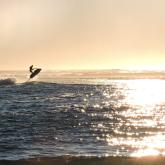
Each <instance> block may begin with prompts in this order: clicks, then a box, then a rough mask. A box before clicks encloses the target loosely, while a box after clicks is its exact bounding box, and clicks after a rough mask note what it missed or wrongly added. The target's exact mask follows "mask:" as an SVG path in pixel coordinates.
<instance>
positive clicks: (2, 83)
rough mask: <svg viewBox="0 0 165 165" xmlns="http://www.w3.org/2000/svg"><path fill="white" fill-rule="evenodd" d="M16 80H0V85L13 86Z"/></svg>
mask: <svg viewBox="0 0 165 165" xmlns="http://www.w3.org/2000/svg"><path fill="white" fill-rule="evenodd" d="M15 84H16V79H14V78H6V79H0V85H15Z"/></svg>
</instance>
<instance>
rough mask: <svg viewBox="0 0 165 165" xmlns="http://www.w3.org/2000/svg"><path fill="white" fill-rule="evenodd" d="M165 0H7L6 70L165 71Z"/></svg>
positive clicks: (2, 45)
mask: <svg viewBox="0 0 165 165" xmlns="http://www.w3.org/2000/svg"><path fill="white" fill-rule="evenodd" d="M164 8H165V1H163V0H139V1H136V0H115V1H114V0H83V1H82V0H47V1H45V0H28V1H27V0H21V1H19V0H1V1H0V23H1V28H0V59H1V60H0V70H26V68H27V67H28V66H29V65H31V64H34V65H35V66H37V67H42V68H44V69H48V70H53V69H55V70H68V69H69V70H70V69H72V70H77V69H89V70H91V69H92V70H94V69H96V70H99V69H141V70H143V69H151V70H154V69H159V70H165V67H164V60H165V31H164V29H165V23H164V18H165V10H164Z"/></svg>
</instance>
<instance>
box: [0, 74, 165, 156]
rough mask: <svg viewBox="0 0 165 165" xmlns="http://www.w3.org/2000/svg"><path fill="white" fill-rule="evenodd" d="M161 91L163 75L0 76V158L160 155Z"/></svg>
mask: <svg viewBox="0 0 165 165" xmlns="http://www.w3.org/2000/svg"><path fill="white" fill-rule="evenodd" d="M19 76H20V75H18V76H17V75H16V76H15V77H16V78H18V77H19ZM21 76H22V75H21ZM21 76H20V77H21ZM49 76H50V75H49ZM20 77H19V78H20ZM12 78H13V77H12ZM20 79H21V80H22V79H23V76H22V77H21V78H20ZM164 91H165V80H108V79H90V78H88V79H78V78H77V79H64V78H63V79H56V78H55V77H53V78H51V79H50V77H46V76H45V77H41V78H40V79H38V81H34V82H27V83H22V82H21V83H20V82H18V83H15V82H14V80H11V79H8V80H5V82H4V80H0V159H22V158H29V157H37V156H61V155H68V154H69V155H74V156H108V155H120V156H144V155H159V154H161V155H164V154H165V101H164V99H165V92H164Z"/></svg>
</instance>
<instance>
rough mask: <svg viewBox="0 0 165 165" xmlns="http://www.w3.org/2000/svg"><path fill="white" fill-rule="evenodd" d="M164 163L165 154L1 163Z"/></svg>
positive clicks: (0, 164) (4, 163) (6, 162)
mask: <svg viewBox="0 0 165 165" xmlns="http://www.w3.org/2000/svg"><path fill="white" fill-rule="evenodd" d="M84 164H85V165H164V164H165V156H148V157H140V158H139V157H114V156H109V157H72V156H60V157H38V158H30V159H22V160H0V165H84Z"/></svg>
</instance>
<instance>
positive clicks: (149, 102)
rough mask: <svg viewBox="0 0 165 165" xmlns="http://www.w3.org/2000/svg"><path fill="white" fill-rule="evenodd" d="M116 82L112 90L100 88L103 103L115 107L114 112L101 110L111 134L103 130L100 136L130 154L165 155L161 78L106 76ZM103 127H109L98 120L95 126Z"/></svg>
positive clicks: (162, 82) (164, 96) (163, 103)
mask: <svg viewBox="0 0 165 165" xmlns="http://www.w3.org/2000/svg"><path fill="white" fill-rule="evenodd" d="M105 81H106V80H105ZM116 82H117V84H118V86H117V87H116V89H115V91H114V92H113V93H110V91H109V90H107V89H105V90H104V91H103V92H102V93H103V96H104V97H105V99H104V105H105V106H107V107H108V106H110V105H111V106H113V108H114V109H115V111H114V112H113V114H112V112H111V114H108V113H107V114H104V117H107V118H109V121H110V124H109V127H111V126H112V127H113V134H111V133H108V131H107V132H106V133H105V132H104V138H102V139H103V140H104V141H106V142H107V144H108V146H109V147H110V148H111V147H114V146H117V147H118V148H120V149H121V150H122V148H124V149H125V152H129V155H131V156H137V157H141V156H150V155H165V132H164V130H165V117H164V116H165V100H164V99H165V92H164V91H165V83H164V81H163V80H146V79H145V80H118V81H117V80H116V81H115V80H114V81H113V82H112V81H111V82H109V80H108V82H105V84H108V83H109V84H110V83H112V84H115V83H116ZM96 105H97V108H98V107H99V106H100V105H99V103H97V104H96ZM114 121H115V122H116V123H115V122H114ZM103 128H104V129H108V128H107V127H105V126H104V123H100V124H98V126H97V129H103ZM100 139H101V138H99V140H100ZM117 147H116V148H117Z"/></svg>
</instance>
